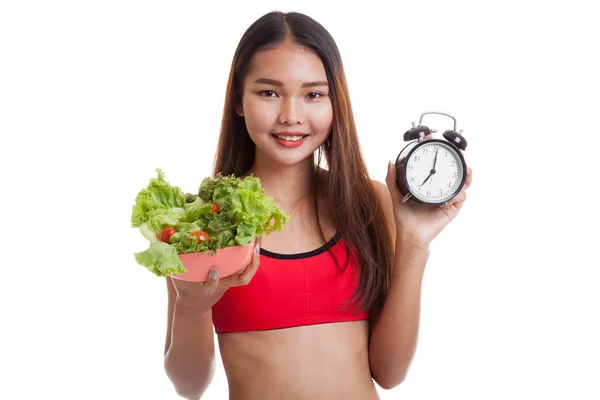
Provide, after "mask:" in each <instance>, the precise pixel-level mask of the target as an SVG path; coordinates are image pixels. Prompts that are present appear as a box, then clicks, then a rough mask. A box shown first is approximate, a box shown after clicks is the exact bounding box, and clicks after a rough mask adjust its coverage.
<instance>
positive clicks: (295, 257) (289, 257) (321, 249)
mask: <svg viewBox="0 0 600 400" xmlns="http://www.w3.org/2000/svg"><path fill="white" fill-rule="evenodd" d="M341 237H342V235H341V234H340V233H339V232H336V233H335V235H333V237H332V238H331V239H330V240H329V242H327V243H325V244H324V245H323V246H321V247H319V248H318V249H315V250H311V251H307V252H304V253H294V254H283V253H275V252H273V251H269V250H265V249H263V248H262V247H261V248H260V254H262V255H263V256H267V257H271V258H277V259H280V260H299V259H302V258H308V257H314V256H317V255H319V254H321V253H324V252H326V251H327V250H328V249H329V248H330V247H332V246H333V245H334V244H336V243H337V242H338V241H339V240H340V239H341Z"/></svg>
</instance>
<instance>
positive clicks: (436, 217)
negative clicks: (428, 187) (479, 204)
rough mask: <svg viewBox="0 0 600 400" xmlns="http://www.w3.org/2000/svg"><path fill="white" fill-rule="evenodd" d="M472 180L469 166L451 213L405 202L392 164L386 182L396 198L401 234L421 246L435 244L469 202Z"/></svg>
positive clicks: (395, 204)
mask: <svg viewBox="0 0 600 400" xmlns="http://www.w3.org/2000/svg"><path fill="white" fill-rule="evenodd" d="M472 177H473V173H472V171H471V168H469V167H467V177H466V180H465V184H464V186H463V188H462V190H461V191H460V193H459V194H458V195H456V197H454V198H453V199H452V200H450V201H448V208H449V209H448V210H446V207H443V206H442V207H440V206H439V205H437V204H426V203H417V202H415V201H412V200H409V201H407V202H406V203H402V198H403V197H404V196H403V195H402V192H400V189H399V188H398V185H397V183H396V166H395V165H394V164H392V163H391V162H390V164H389V165H388V174H387V177H386V178H385V183H386V184H387V187H388V189H389V190H390V193H391V195H392V202H393V204H394V219H395V222H396V230H397V235H398V236H401V237H403V238H405V239H407V240H409V241H411V243H413V244H415V245H417V246H420V247H428V246H429V244H430V243H431V241H433V239H435V237H436V236H437V235H438V234H439V233H440V232H441V231H442V230H443V229H444V228H445V227H446V225H448V223H449V222H450V221H452V220H453V219H454V218H456V216H457V215H458V213H459V211H460V209H461V207H462V206H463V205H464V203H465V200H466V199H467V189H468V188H469V186H471V180H472Z"/></svg>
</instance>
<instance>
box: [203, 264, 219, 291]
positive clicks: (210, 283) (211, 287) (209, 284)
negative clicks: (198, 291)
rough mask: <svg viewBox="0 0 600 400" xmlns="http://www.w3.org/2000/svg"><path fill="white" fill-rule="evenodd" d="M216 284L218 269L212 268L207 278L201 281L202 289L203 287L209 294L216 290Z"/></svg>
mask: <svg viewBox="0 0 600 400" xmlns="http://www.w3.org/2000/svg"><path fill="white" fill-rule="evenodd" d="M218 284H219V270H218V269H217V268H213V269H212V270H210V272H209V273H208V279H207V280H206V281H204V282H203V283H202V289H204V293H206V294H208V295H211V294H213V293H215V291H216V290H217V286H218Z"/></svg>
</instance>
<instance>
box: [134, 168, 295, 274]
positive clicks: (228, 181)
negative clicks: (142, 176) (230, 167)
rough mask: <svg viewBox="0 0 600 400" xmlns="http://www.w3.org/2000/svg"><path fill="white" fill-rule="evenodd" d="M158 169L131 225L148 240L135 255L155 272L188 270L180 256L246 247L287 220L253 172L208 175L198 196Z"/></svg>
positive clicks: (137, 202)
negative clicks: (174, 183)
mask: <svg viewBox="0 0 600 400" xmlns="http://www.w3.org/2000/svg"><path fill="white" fill-rule="evenodd" d="M156 172H158V176H157V177H156V178H152V179H151V180H150V182H149V183H148V186H147V187H146V188H144V189H142V190H141V191H140V192H139V193H138V194H137V196H136V199H135V204H134V206H133V209H132V213H131V226H132V227H133V228H139V229H140V232H141V233H142V235H144V237H145V238H146V239H148V241H149V242H150V245H149V247H148V249H147V250H144V251H142V252H139V253H135V254H134V256H135V259H136V261H137V262H138V264H140V265H142V266H144V267H146V268H148V270H150V271H151V272H152V273H154V274H155V275H157V276H168V275H172V274H181V273H183V272H186V269H185V268H184V266H183V264H182V263H181V260H180V259H179V257H178V255H179V254H185V253H194V252H207V251H211V252H212V253H213V254H214V253H215V252H216V251H217V250H218V249H223V248H226V247H231V246H238V245H241V246H245V245H247V244H248V243H250V242H251V241H252V240H253V239H254V238H255V237H257V236H263V235H266V234H269V233H271V232H274V231H279V230H281V229H282V227H283V225H284V224H285V223H286V222H288V221H289V214H287V213H285V212H283V211H282V210H281V209H279V208H278V207H277V206H275V205H274V204H273V199H272V198H271V197H268V196H266V195H265V193H264V190H263V189H262V187H261V185H260V179H259V178H257V177H255V176H253V175H250V176H248V177H246V178H244V179H241V178H237V177H235V176H234V175H230V176H222V175H221V174H220V173H219V174H217V175H216V176H215V177H214V178H210V177H209V178H204V180H203V181H202V183H201V185H200V189H199V190H198V194H191V193H184V192H183V191H182V190H181V189H180V188H179V187H177V186H172V185H171V184H169V182H167V181H166V180H165V174H164V172H163V171H162V170H161V169H160V168H157V169H156Z"/></svg>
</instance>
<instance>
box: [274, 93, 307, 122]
mask: <svg viewBox="0 0 600 400" xmlns="http://www.w3.org/2000/svg"><path fill="white" fill-rule="evenodd" d="M301 114H302V110H301V105H299V104H298V102H297V100H296V99H294V98H288V99H286V100H285V101H284V102H283V105H282V106H281V110H280V112H279V121H278V122H279V123H280V124H287V125H295V124H299V123H302V118H303V117H302V115H301Z"/></svg>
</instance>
